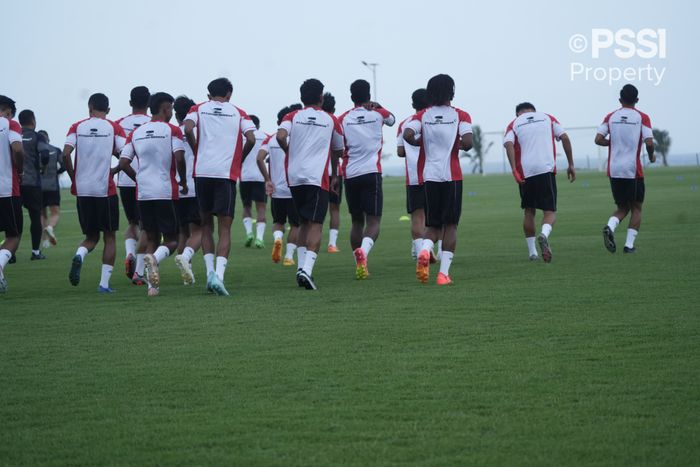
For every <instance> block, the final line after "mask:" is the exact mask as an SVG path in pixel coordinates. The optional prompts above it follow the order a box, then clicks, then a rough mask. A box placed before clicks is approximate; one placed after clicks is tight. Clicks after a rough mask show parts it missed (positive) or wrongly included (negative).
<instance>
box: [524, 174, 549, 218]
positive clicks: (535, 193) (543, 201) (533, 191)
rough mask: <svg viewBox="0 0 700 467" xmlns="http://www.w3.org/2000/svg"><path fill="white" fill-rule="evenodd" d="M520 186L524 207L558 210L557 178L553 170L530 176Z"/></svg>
mask: <svg viewBox="0 0 700 467" xmlns="http://www.w3.org/2000/svg"><path fill="white" fill-rule="evenodd" d="M518 187H519V190H520V207H521V208H522V209H526V208H530V209H541V210H543V211H556V210H557V179H556V177H555V176H554V174H553V173H552V172H547V173H543V174H539V175H533V176H532V177H528V178H526V179H525V183H523V184H521V185H519V186H518Z"/></svg>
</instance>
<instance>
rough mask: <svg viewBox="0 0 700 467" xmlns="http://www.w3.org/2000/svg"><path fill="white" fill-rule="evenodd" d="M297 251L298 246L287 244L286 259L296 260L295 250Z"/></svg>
mask: <svg viewBox="0 0 700 467" xmlns="http://www.w3.org/2000/svg"><path fill="white" fill-rule="evenodd" d="M296 249H297V246H296V245H295V244H293V243H287V251H286V253H285V254H284V259H294V250H296Z"/></svg>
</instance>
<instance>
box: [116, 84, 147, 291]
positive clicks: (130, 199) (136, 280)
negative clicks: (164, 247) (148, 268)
mask: <svg viewBox="0 0 700 467" xmlns="http://www.w3.org/2000/svg"><path fill="white" fill-rule="evenodd" d="M150 97H151V92H150V91H149V90H148V88H147V87H146V86H136V87H135V88H133V89H132V90H131V94H130V100H129V105H130V106H131V113H130V114H129V115H127V116H126V117H122V118H120V119H118V120H117V121H116V123H117V124H118V125H119V126H121V127H122V129H123V130H124V134H125V135H126V136H127V137H128V136H129V135H130V134H131V132H132V131H134V130H135V129H136V128H138V127H140V126H141V125H143V124H145V123H147V122H149V121H151V117H149V116H148V100H149V99H150ZM117 187H119V197H120V198H121V200H122V207H123V208H124V214H125V215H126V220H127V221H128V222H129V226H128V227H127V228H126V231H125V232H124V249H125V251H126V257H125V258H124V269H125V273H126V277H128V278H129V279H131V281H132V283H133V284H134V285H143V284H144V283H145V281H144V278H143V274H144V262H143V259H144V251H145V239H142V240H139V239H140V228H139V221H140V216H139V210H138V208H137V203H136V183H135V182H134V181H133V180H132V179H131V178H129V177H128V176H127V175H126V174H125V173H123V172H119V174H118V175H117ZM137 250H138V251H137Z"/></svg>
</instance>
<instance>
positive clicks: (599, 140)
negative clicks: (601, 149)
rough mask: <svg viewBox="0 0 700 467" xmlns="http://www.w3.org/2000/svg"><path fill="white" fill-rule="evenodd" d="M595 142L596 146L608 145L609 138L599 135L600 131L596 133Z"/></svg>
mask: <svg viewBox="0 0 700 467" xmlns="http://www.w3.org/2000/svg"><path fill="white" fill-rule="evenodd" d="M595 144H597V145H598V146H610V140H609V139H608V138H606V137H605V136H603V135H601V134H600V133H596V135H595Z"/></svg>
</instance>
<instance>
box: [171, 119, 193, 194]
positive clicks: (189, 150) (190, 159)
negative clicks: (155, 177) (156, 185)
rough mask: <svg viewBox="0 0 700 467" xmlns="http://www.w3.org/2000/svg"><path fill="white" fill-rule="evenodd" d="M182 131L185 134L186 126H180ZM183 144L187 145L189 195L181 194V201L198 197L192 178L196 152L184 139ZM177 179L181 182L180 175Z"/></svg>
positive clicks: (186, 161)
mask: <svg viewBox="0 0 700 467" xmlns="http://www.w3.org/2000/svg"><path fill="white" fill-rule="evenodd" d="M180 131H181V132H182V134H183V135H184V134H185V125H180ZM183 142H184V145H185V165H186V166H187V194H186V195H183V194H182V193H180V194H179V196H180V199H182V198H194V197H196V196H197V191H196V190H195V188H194V177H193V176H192V170H193V169H194V151H193V150H192V148H191V147H190V143H188V142H187V140H186V139H184V137H183ZM175 179H176V180H177V181H178V182H179V181H180V175H179V174H177V173H176V174H175Z"/></svg>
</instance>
